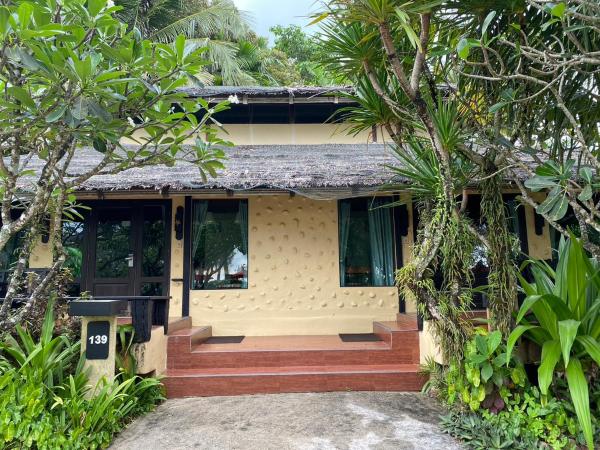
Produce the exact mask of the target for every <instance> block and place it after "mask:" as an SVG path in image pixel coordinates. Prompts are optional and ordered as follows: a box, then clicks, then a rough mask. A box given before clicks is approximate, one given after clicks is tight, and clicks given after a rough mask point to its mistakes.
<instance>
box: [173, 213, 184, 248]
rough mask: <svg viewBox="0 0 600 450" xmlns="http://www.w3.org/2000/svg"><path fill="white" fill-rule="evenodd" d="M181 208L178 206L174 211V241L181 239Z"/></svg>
mask: <svg viewBox="0 0 600 450" xmlns="http://www.w3.org/2000/svg"><path fill="white" fill-rule="evenodd" d="M183 213H184V209H183V206H178V207H177V209H176V210H175V239H177V240H178V241H180V240H182V239H183Z"/></svg>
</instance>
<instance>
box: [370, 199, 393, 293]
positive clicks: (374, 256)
mask: <svg viewBox="0 0 600 450" xmlns="http://www.w3.org/2000/svg"><path fill="white" fill-rule="evenodd" d="M386 203H388V202H387V199H382V198H375V199H374V200H373V201H372V202H371V206H370V208H369V241H370V243H371V276H372V280H373V286H392V285H393V284H394V234H393V220H392V211H393V209H392V208H388V207H385V205H386Z"/></svg>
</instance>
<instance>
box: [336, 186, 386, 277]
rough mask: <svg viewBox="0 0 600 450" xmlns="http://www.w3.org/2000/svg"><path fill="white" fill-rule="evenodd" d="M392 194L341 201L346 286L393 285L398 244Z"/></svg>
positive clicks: (342, 261)
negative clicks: (391, 203) (395, 234)
mask: <svg viewBox="0 0 600 450" xmlns="http://www.w3.org/2000/svg"><path fill="white" fill-rule="evenodd" d="M392 201H393V200H392V199H391V198H389V197H377V198H375V199H372V198H358V199H350V200H342V201H340V203H339V226H340V229H339V240H340V278H341V285H342V286H392V285H393V284H394V268H395V245H394V219H393V208H389V207H386V206H385V205H386V204H388V203H390V202H392Z"/></svg>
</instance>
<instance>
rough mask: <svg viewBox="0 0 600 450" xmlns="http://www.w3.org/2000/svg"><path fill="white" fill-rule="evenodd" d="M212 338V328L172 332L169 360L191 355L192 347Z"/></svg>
mask: <svg viewBox="0 0 600 450" xmlns="http://www.w3.org/2000/svg"><path fill="white" fill-rule="evenodd" d="M211 336H212V327H210V326H205V327H191V328H183V329H180V330H176V331H170V332H169V336H168V341H167V359H168V358H169V356H170V355H171V356H173V355H184V354H189V353H190V352H191V351H192V347H193V346H195V345H198V344H200V343H202V342H204V341H205V340H207V339H208V338H210V337H211Z"/></svg>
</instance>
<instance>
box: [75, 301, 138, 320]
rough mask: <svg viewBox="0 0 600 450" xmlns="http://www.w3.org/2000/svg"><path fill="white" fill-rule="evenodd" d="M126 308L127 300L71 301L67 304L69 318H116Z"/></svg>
mask: <svg viewBox="0 0 600 450" xmlns="http://www.w3.org/2000/svg"><path fill="white" fill-rule="evenodd" d="M125 308H127V300H92V299H90V300H73V301H72V302H71V303H69V314H70V315H71V316H92V317H93V316H96V317H98V316H118V315H119V313H120V311H122V310H123V309H125Z"/></svg>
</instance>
